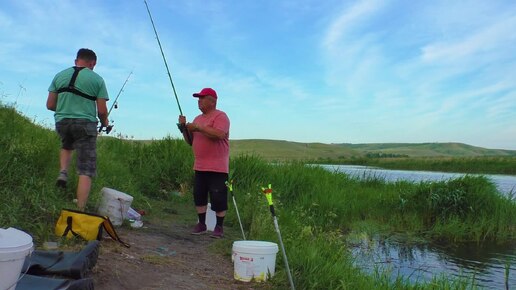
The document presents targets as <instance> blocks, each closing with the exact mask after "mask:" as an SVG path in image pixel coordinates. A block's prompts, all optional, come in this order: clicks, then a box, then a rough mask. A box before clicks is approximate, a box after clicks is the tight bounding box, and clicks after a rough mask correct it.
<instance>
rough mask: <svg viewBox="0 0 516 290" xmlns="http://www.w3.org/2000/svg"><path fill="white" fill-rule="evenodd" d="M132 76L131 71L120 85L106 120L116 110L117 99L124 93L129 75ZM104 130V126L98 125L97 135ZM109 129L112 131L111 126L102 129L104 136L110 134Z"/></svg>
mask: <svg viewBox="0 0 516 290" xmlns="http://www.w3.org/2000/svg"><path fill="white" fill-rule="evenodd" d="M132 74H133V71H131V72H130V73H129V75H128V76H127V78H126V79H125V82H124V84H123V85H122V87H121V88H120V91H118V94H117V95H116V98H115V100H114V101H113V104H112V105H111V108H109V111H108V114H107V118H109V115H110V114H111V111H112V110H113V107H114V108H115V109H117V108H118V102H117V101H118V97H120V95H121V94H122V92H123V91H124V87H125V84H127V81H128V80H129V78H130V77H131V75H132ZM103 129H104V126H102V125H100V127H99V133H100V132H102V131H103ZM111 129H113V125H108V126H107V127H106V129H104V132H106V134H109V132H111Z"/></svg>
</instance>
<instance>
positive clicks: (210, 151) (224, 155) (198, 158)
mask: <svg viewBox="0 0 516 290" xmlns="http://www.w3.org/2000/svg"><path fill="white" fill-rule="evenodd" d="M193 123H194V124H199V125H201V126H209V127H213V128H216V129H219V130H221V131H223V132H224V133H225V134H226V135H225V137H224V139H212V138H209V137H207V136H205V135H204V134H202V133H200V132H193V144H192V147H193V153H194V157H195V161H194V170H197V171H212V172H222V173H229V118H228V116H227V115H226V113H224V112H222V111H220V110H215V111H213V112H211V113H210V114H208V115H207V116H206V115H199V116H197V117H195V119H194V121H193Z"/></svg>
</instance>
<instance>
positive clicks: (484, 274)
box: [321, 165, 516, 289]
mask: <svg viewBox="0 0 516 290" xmlns="http://www.w3.org/2000/svg"><path fill="white" fill-rule="evenodd" d="M321 166H322V167H323V168H326V169H328V170H330V171H338V172H343V173H346V174H348V175H351V176H354V177H356V178H368V177H378V178H383V179H385V180H386V181H388V182H394V181H398V180H406V181H413V182H420V181H441V180H450V179H454V178H458V177H461V176H464V175H465V174H460V173H445V172H429V171H407V170H387V169H381V168H375V167H368V166H354V165H321ZM484 176H486V177H487V178H489V179H490V180H491V181H492V182H493V183H494V184H495V185H496V187H497V188H498V190H499V191H500V192H501V193H502V194H505V195H508V196H511V197H512V198H515V195H516V176H510V175H484ZM515 223H516V221H515ZM348 242H350V245H351V253H352V255H353V257H354V259H355V265H357V266H358V267H360V268H361V269H362V270H364V271H366V272H367V273H374V272H375V271H377V270H380V271H385V273H388V275H390V277H391V278H392V279H396V278H397V277H400V276H401V277H403V278H404V279H408V280H409V281H411V282H429V281H430V280H431V279H432V277H435V276H442V275H444V276H446V277H455V278H465V279H472V277H474V279H475V285H476V286H479V287H483V288H486V289H513V288H514V287H516V241H512V242H510V243H507V244H503V245H495V244H483V245H478V244H472V243H461V244H453V245H448V246H446V247H444V246H441V245H435V244H431V243H417V244H414V243H412V242H408V241H407V240H406V239H405V238H404V237H403V235H396V236H391V237H380V236H362V237H360V238H354V240H353V241H348ZM507 275H508V278H507Z"/></svg>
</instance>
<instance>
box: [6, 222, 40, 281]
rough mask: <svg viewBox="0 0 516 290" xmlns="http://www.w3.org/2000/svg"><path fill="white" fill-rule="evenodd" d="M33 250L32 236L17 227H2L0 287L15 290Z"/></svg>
mask: <svg viewBox="0 0 516 290" xmlns="http://www.w3.org/2000/svg"><path fill="white" fill-rule="evenodd" d="M32 250H33V243H32V237H31V236H30V235H29V234H27V233H25V232H23V231H20V230H17V229H15V228H8V229H2V228H0V289H2V290H4V289H5V290H14V289H15V288H16V284H18V279H20V272H21V269H22V267H23V263H24V262H25V257H27V256H28V255H29V254H30V253H31V252H32Z"/></svg>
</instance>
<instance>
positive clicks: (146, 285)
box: [92, 222, 270, 290]
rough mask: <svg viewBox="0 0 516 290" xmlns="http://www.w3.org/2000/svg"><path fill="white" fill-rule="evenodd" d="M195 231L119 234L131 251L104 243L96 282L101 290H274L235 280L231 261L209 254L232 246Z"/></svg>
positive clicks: (158, 228)
mask: <svg viewBox="0 0 516 290" xmlns="http://www.w3.org/2000/svg"><path fill="white" fill-rule="evenodd" d="M190 230H191V228H190V227H187V226H184V225H179V224H174V223H173V222H172V223H171V224H170V223H169V224H166V225H158V224H155V223H154V224H153V223H151V222H145V224H144V227H143V228H139V229H131V228H127V227H121V228H117V232H118V234H119V236H120V237H121V239H122V240H123V241H124V242H127V243H129V244H130V245H131V247H130V248H126V247H124V246H122V245H120V244H119V243H117V242H115V241H113V240H110V239H104V240H103V241H102V242H101V250H100V255H99V259H98V261H97V264H96V266H95V268H94V269H93V273H92V277H93V279H94V285H95V289H96V290H118V289H120V290H131V289H140V290H144V289H145V290H151V289H152V290H154V289H166V290H169V289H194V290H195V289H270V285H266V284H267V283H246V282H241V281H237V280H235V279H233V264H232V262H231V257H229V256H228V255H223V254H217V253H215V252H214V251H213V250H209V248H210V247H212V246H223V247H226V248H227V247H229V248H228V253H230V252H231V245H232V242H231V241H230V240H228V238H227V237H226V238H225V239H226V240H216V239H213V238H210V237H209V235H203V236H194V235H190Z"/></svg>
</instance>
